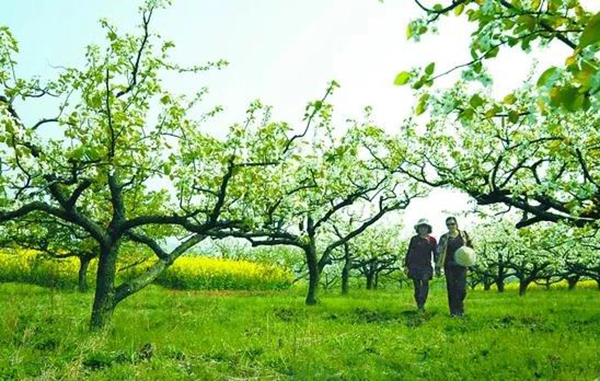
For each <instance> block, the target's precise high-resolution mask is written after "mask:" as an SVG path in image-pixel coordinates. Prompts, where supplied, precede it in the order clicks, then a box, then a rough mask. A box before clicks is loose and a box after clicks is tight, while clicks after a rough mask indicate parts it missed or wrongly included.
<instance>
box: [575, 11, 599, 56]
mask: <svg viewBox="0 0 600 381" xmlns="http://www.w3.org/2000/svg"><path fill="white" fill-rule="evenodd" d="M598 42H600V13H597V14H596V15H595V16H593V17H592V18H591V19H590V20H589V21H588V23H587V25H586V26H585V29H584V30H583V33H581V38H579V49H583V48H585V47H586V46H589V45H592V44H597V43H598Z"/></svg>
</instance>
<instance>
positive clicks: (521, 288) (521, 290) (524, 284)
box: [519, 280, 531, 296]
mask: <svg viewBox="0 0 600 381" xmlns="http://www.w3.org/2000/svg"><path fill="white" fill-rule="evenodd" d="M529 283H531V282H529V281H524V280H521V281H519V296H523V295H525V293H526V292H527V287H528V286H529Z"/></svg>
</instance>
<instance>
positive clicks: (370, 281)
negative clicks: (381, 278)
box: [366, 272, 375, 290]
mask: <svg viewBox="0 0 600 381" xmlns="http://www.w3.org/2000/svg"><path fill="white" fill-rule="evenodd" d="M366 277H367V290H372V289H373V280H374V278H375V277H374V276H373V274H372V273H370V272H368V273H367V274H366Z"/></svg>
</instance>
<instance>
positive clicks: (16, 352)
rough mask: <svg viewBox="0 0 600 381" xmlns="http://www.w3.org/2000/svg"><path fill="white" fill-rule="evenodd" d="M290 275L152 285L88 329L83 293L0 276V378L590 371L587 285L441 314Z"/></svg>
mask: <svg viewBox="0 0 600 381" xmlns="http://www.w3.org/2000/svg"><path fill="white" fill-rule="evenodd" d="M303 293H304V290H303V289H292V290H287V291H266V292H244V291H237V292H233V291H229V292H227V291H222V292H206V291H205V292H200V291H172V290H166V289H163V288H160V287H159V286H152V287H150V288H148V289H146V290H144V291H142V292H140V293H139V294H137V295H134V296H133V297H132V298H130V299H128V300H126V301H125V302H123V303H122V304H120V305H119V307H118V308H117V312H116V314H115V316H114V324H113V326H112V327H111V328H110V329H108V330H107V331H104V332H99V333H89V332H88V331H87V320H88V316H89V309H90V304H91V298H92V294H91V293H88V294H83V295H82V294H78V293H76V292H69V291H53V290H51V289H47V288H41V287H37V286H29V285H21V284H15V283H8V284H0V311H1V314H0V380H5V379H40V380H52V379H64V380H80V379H90V380H178V379H183V380H202V379H223V380H235V379H261V380H262V379H273V380H277V379H306V380H309V379H310V380H319V379H333V380H336V379H340V380H342V379H368V380H379V379H381V380H384V379H402V380H411V379H427V380H517V379H518V380H530V379H545V380H594V379H596V378H597V377H599V376H600V374H599V372H600V292H598V291H597V290H577V291H571V292H569V291H563V290H551V291H542V290H534V291H531V292H530V293H528V295H526V296H525V297H523V298H519V297H518V296H517V295H516V293H515V292H507V293H505V294H498V293H495V292H485V291H479V290H477V291H470V292H469V295H468V297H467V303H466V309H467V316H466V317H464V318H462V319H453V318H450V317H448V315H447V309H446V301H445V296H446V295H445V292H444V291H443V290H442V289H441V287H439V285H438V286H437V287H435V288H434V289H433V290H432V294H431V296H430V302H429V303H428V306H427V308H428V309H427V312H426V313H425V314H417V313H415V312H414V307H413V302H412V295H411V293H412V290H410V289H404V290H398V291H394V292H391V291H372V292H367V291H364V290H356V291H352V294H351V295H350V296H348V297H340V296H338V295H337V294H334V293H331V294H328V295H321V296H322V302H321V303H320V304H319V305H317V306H315V307H306V306H304V305H303V299H304V298H303Z"/></svg>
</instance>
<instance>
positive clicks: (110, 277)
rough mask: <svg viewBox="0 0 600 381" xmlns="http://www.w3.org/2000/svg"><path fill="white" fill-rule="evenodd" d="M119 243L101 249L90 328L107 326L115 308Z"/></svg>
mask: <svg viewBox="0 0 600 381" xmlns="http://www.w3.org/2000/svg"><path fill="white" fill-rule="evenodd" d="M117 254H118V245H117V244H112V245H109V246H105V247H102V248H101V249H100V258H99V259H98V274H97V276H96V291H95V294H94V305H93V307H92V318H91V320H90V328H92V329H99V328H103V327H105V326H106V325H107V324H108V323H109V322H110V319H111V317H112V314H113V312H114V310H115V306H116V301H115V274H116V267H117Z"/></svg>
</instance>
